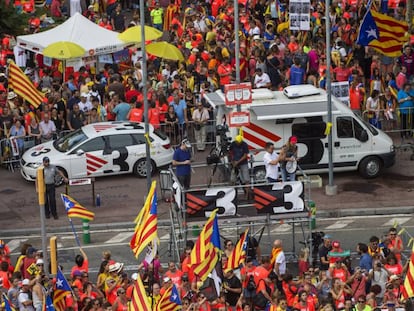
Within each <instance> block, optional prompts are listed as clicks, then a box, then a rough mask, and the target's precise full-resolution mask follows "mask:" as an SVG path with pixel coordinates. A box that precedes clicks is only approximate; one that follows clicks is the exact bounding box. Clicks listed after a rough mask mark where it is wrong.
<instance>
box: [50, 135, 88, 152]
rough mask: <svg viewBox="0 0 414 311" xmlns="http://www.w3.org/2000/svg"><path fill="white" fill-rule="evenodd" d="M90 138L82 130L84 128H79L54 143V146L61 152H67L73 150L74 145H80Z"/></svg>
mask: <svg viewBox="0 0 414 311" xmlns="http://www.w3.org/2000/svg"><path fill="white" fill-rule="evenodd" d="M87 139H88V136H86V134H85V133H84V132H83V131H82V129H78V130H76V131H74V132H72V133H69V134H68V135H65V136H63V137H61V138H59V139H57V140H55V142H54V143H53V146H54V147H55V148H56V150H58V151H60V152H67V151H69V150H72V148H73V147H75V146H77V145H79V144H80V143H81V142H84V141H85V140H87Z"/></svg>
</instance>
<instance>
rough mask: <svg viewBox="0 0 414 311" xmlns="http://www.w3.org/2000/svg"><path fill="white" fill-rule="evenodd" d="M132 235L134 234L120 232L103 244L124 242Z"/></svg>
mask: <svg viewBox="0 0 414 311" xmlns="http://www.w3.org/2000/svg"><path fill="white" fill-rule="evenodd" d="M133 234H134V232H120V233H118V234H117V235H115V236H113V237H112V238H110V239H109V240H106V241H105V244H116V243H121V242H124V241H125V240H127V239H129V238H130V237H132V235H133Z"/></svg>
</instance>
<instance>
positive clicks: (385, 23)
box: [357, 5, 409, 57]
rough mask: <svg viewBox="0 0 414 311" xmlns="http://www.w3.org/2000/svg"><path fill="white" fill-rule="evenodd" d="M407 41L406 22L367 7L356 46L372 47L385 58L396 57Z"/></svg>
mask: <svg viewBox="0 0 414 311" xmlns="http://www.w3.org/2000/svg"><path fill="white" fill-rule="evenodd" d="M408 40H409V36H408V24H407V23H406V22H404V21H399V20H396V19H395V18H392V17H390V16H388V15H385V14H381V13H378V12H375V11H374V10H372V8H371V6H370V5H369V6H368V10H367V12H366V13H365V16H364V18H363V20H362V23H361V26H360V28H359V33H358V38H357V43H358V44H361V45H363V46H370V47H373V48H374V49H376V50H377V51H378V52H380V53H382V54H384V55H386V56H389V57H397V56H400V55H401V54H402V51H401V49H402V46H403V45H404V44H405V43H407V42H408Z"/></svg>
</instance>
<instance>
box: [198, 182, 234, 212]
mask: <svg viewBox="0 0 414 311" xmlns="http://www.w3.org/2000/svg"><path fill="white" fill-rule="evenodd" d="M205 196H206V197H209V196H215V197H217V198H216V207H217V208H219V211H218V213H217V215H218V216H234V215H236V205H235V204H234V202H233V201H234V199H235V198H236V190H235V189H234V188H212V189H208V190H207V191H206V194H205ZM223 210H224V211H223ZM210 214H211V211H209V212H207V211H206V212H205V215H206V217H209V216H210Z"/></svg>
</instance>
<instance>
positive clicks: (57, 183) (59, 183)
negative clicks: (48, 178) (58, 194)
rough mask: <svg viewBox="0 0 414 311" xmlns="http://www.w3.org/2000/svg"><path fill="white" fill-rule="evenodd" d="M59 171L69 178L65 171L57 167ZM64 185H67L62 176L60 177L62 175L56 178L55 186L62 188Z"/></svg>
mask: <svg viewBox="0 0 414 311" xmlns="http://www.w3.org/2000/svg"><path fill="white" fill-rule="evenodd" d="M57 169H58V170H59V171H61V172H62V173H63V175H65V177H66V178H67V177H68V173H67V172H66V170H65V169H63V168H61V167H57ZM64 183H65V181H64V180H63V178H62V176H60V175H56V176H55V186H56V187H59V186H62V185H63V184H64Z"/></svg>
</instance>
